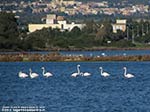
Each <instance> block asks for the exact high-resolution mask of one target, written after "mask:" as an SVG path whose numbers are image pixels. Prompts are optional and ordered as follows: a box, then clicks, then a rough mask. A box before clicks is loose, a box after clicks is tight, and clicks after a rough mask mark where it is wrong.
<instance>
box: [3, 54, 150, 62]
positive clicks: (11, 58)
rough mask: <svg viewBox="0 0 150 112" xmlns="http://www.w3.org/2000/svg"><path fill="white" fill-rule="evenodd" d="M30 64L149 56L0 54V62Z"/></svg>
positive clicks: (137, 58) (143, 56)
mask: <svg viewBox="0 0 150 112" xmlns="http://www.w3.org/2000/svg"><path fill="white" fill-rule="evenodd" d="M18 61H20V62H30V61H41V62H48V61H65V62H69V61H150V55H136V56H105V57H104V56H95V57H86V56H62V55H60V54H59V53H49V54H29V53H27V54H24V53H18V54H1V55H0V62H18Z"/></svg>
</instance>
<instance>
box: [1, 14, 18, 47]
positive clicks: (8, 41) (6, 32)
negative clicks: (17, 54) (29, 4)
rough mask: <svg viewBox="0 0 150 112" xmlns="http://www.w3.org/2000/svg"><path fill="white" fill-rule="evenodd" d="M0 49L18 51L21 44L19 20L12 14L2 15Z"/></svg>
mask: <svg viewBox="0 0 150 112" xmlns="http://www.w3.org/2000/svg"><path fill="white" fill-rule="evenodd" d="M0 37H1V41H0V47H1V49H3V48H5V49H16V48H17V46H18V44H19V42H18V41H19V32H18V26H17V20H16V18H15V15H14V14H12V13H6V12H1V13H0Z"/></svg>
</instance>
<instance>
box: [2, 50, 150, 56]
mask: <svg viewBox="0 0 150 112" xmlns="http://www.w3.org/2000/svg"><path fill="white" fill-rule="evenodd" d="M12 53H13V54H16V53H19V52H0V54H12ZM26 53H31V54H34V53H39V54H48V53H51V51H49V52H47V51H46V52H45V51H43V52H38V51H34V52H26ZM59 53H60V54H61V55H83V56H103V55H105V56H122V55H127V56H128V55H150V50H100V51H60V52H59Z"/></svg>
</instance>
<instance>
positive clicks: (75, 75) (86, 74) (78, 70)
mask: <svg viewBox="0 0 150 112" xmlns="http://www.w3.org/2000/svg"><path fill="white" fill-rule="evenodd" d="M78 75H81V76H85V77H86V76H90V75H91V74H90V73H88V72H85V73H83V72H80V65H77V73H73V74H72V75H71V76H72V77H77V76H78Z"/></svg>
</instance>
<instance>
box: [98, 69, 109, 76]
mask: <svg viewBox="0 0 150 112" xmlns="http://www.w3.org/2000/svg"><path fill="white" fill-rule="evenodd" d="M99 69H100V70H101V76H103V77H108V76H110V74H109V73H107V72H103V68H102V67H99Z"/></svg>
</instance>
